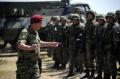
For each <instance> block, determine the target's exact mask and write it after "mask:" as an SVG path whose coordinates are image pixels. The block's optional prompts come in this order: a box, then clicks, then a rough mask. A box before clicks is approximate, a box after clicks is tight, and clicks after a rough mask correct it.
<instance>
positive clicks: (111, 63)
mask: <svg viewBox="0 0 120 79" xmlns="http://www.w3.org/2000/svg"><path fill="white" fill-rule="evenodd" d="M103 59H104V68H103V69H104V70H103V71H104V74H110V75H111V76H116V75H117V67H116V57H115V56H114V55H113V54H112V52H111V50H105V51H104V58H103Z"/></svg>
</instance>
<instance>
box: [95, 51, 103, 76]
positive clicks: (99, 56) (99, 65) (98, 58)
mask: <svg viewBox="0 0 120 79" xmlns="http://www.w3.org/2000/svg"><path fill="white" fill-rule="evenodd" d="M95 62H96V70H97V73H98V74H99V75H102V70H103V63H104V62H103V51H102V50H101V49H97V50H96V52H95Z"/></svg>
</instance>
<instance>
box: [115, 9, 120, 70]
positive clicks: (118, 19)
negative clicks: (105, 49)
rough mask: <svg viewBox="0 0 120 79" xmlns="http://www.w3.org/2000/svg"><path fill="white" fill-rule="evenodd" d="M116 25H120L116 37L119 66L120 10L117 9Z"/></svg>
mask: <svg viewBox="0 0 120 79" xmlns="http://www.w3.org/2000/svg"><path fill="white" fill-rule="evenodd" d="M115 14H116V26H117V27H118V30H117V34H116V35H117V37H118V38H117V39H116V51H117V53H118V54H117V61H118V63H119V66H120V49H119V48H120V10H117V11H116V13H115ZM118 70H119V71H120V67H119V68H118Z"/></svg>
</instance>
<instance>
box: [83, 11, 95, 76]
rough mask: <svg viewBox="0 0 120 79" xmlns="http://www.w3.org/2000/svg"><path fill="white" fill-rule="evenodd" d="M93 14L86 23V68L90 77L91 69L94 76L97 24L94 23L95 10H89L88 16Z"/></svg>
mask: <svg viewBox="0 0 120 79" xmlns="http://www.w3.org/2000/svg"><path fill="white" fill-rule="evenodd" d="M89 14H91V15H93V17H92V18H90V19H89V18H87V22H86V24H85V44H86V45H85V48H86V62H85V68H86V75H85V76H87V77H90V73H89V72H90V71H91V77H93V76H94V68H95V64H94V59H95V24H94V23H93V20H94V17H95V14H94V12H93V11H88V12H87V14H86V17H88V15H89Z"/></svg>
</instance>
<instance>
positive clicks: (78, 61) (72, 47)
mask: <svg viewBox="0 0 120 79" xmlns="http://www.w3.org/2000/svg"><path fill="white" fill-rule="evenodd" d="M74 19H76V20H78V22H79V20H80V17H79V15H78V16H76V15H74V17H73V20H74ZM67 33H68V35H69V53H70V61H69V74H68V75H67V76H68V77H69V76H72V75H74V68H76V69H79V72H81V71H82V70H83V59H84V52H83V49H84V26H83V25H82V24H81V23H78V24H74V23H73V24H72V25H71V26H70V27H69V28H68V32H67Z"/></svg>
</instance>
